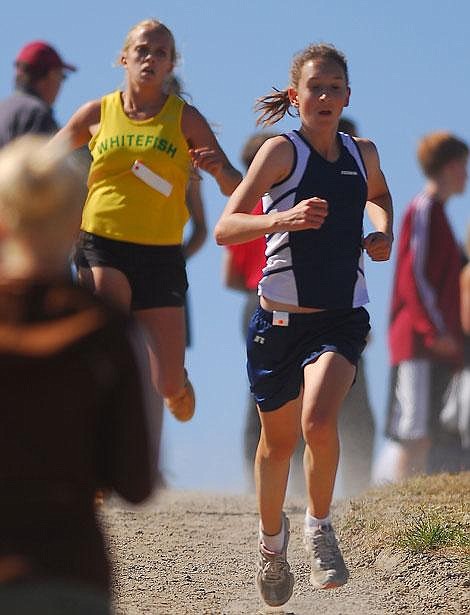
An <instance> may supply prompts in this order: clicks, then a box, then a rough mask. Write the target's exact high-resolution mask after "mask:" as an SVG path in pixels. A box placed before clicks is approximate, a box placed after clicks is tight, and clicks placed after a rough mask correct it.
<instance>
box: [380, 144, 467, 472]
mask: <svg viewBox="0 0 470 615" xmlns="http://www.w3.org/2000/svg"><path fill="white" fill-rule="evenodd" d="M468 152H469V150H468V146H467V144H466V143H464V142H463V141H462V140H460V139H458V138H457V137H455V136H454V135H452V134H449V133H447V132H435V133H431V134H428V135H426V136H425V137H424V138H423V139H422V140H421V141H420V143H419V146H418V152H417V154H418V160H419V163H420V165H421V168H422V170H423V173H424V175H425V176H426V178H427V182H426V185H425V187H424V189H423V191H422V192H420V193H419V194H418V195H417V196H416V197H415V198H414V199H413V200H412V201H411V203H410V204H409V205H408V208H407V210H406V212H405V214H404V218H403V222H402V226H401V231H400V236H399V245H398V251H397V262H396V271H395V280H394V286H393V294H392V303H391V315H390V325H389V347H390V358H391V364H392V368H393V369H392V381H391V395H390V405H389V416H388V426H387V435H388V436H389V437H390V438H391V439H392V440H395V441H396V442H398V455H397V458H396V468H395V473H394V474H395V478H397V479H398V480H400V479H403V478H406V477H407V476H410V475H413V474H417V473H421V472H426V471H427V472H434V471H439V470H458V468H456V467H455V468H454V467H452V466H453V463H452V460H451V459H450V458H449V457H446V456H445V455H443V454H442V453H443V451H444V450H445V449H447V452H449V450H450V448H451V447H449V443H448V442H447V443H446V442H444V441H443V440H442V439H443V438H445V434H443V433H440V431H439V412H440V410H441V408H442V398H443V394H444V392H445V389H446V386H447V384H448V382H449V379H450V375H451V373H452V371H453V370H454V369H455V367H456V366H457V365H459V363H460V362H461V360H462V331H461V323H460V315H459V305H460V300H459V275H460V270H461V254H460V250H459V247H458V244H457V242H456V240H455V238H454V235H453V233H452V230H451V227H450V225H449V221H448V219H447V216H446V212H445V204H446V203H447V201H448V200H449V198H450V197H452V196H453V195H456V194H461V193H462V192H463V191H464V190H465V184H466V181H467V161H468ZM446 444H447V446H446ZM454 465H455V464H454Z"/></svg>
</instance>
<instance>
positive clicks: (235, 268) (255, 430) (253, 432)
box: [222, 131, 304, 493]
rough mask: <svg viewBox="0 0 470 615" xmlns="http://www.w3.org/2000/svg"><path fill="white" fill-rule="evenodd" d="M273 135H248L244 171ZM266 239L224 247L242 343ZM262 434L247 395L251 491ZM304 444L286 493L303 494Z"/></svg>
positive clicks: (226, 281) (227, 282) (256, 300)
mask: <svg viewBox="0 0 470 615" xmlns="http://www.w3.org/2000/svg"><path fill="white" fill-rule="evenodd" d="M276 134H277V133H274V132H268V131H263V132H257V133H254V134H253V135H251V136H250V137H249V138H248V139H247V141H246V143H245V145H244V146H243V149H242V152H241V161H242V163H243V166H244V167H245V170H247V169H248V167H249V166H250V164H251V163H252V161H253V158H254V157H255V154H256V152H257V151H258V150H259V148H260V147H261V146H262V145H263V143H264V142H265V141H266V140H267V139H269V138H271V137H274V136H275V135H276ZM252 213H253V214H262V213H263V207H262V201H259V202H258V204H257V205H256V207H255V208H254V210H253V212H252ZM265 250H266V240H265V238H264V237H259V238H258V239H255V240H253V241H248V242H246V243H242V244H235V245H229V246H226V249H225V250H224V259H223V271H222V276H223V281H224V284H225V286H227V287H228V288H231V289H233V290H238V291H241V292H243V293H244V295H245V301H244V306H243V312H242V335H243V339H244V340H245V338H246V335H247V332H248V324H249V322H250V318H251V316H252V314H253V312H254V311H255V309H256V307H257V306H258V304H259V297H258V282H259V281H260V279H261V270H262V269H263V267H264V265H265V263H266V257H265V254H264V253H265ZM260 432H261V424H260V420H259V415H258V410H257V408H256V403H255V400H254V399H253V396H252V395H251V393H249V392H248V399H247V406H246V414H245V424H244V431H243V443H244V444H243V446H244V461H245V475H246V480H247V483H248V485H249V488H250V489H253V488H254V477H253V464H254V460H255V454H256V449H257V447H258V442H259V437H260ZM303 448H304V447H303V441H302V442H299V446H298V450H297V451H296V453H295V455H294V457H293V458H292V468H291V473H290V475H289V491H290V492H291V493H303V491H304V477H303V462H302V458H303Z"/></svg>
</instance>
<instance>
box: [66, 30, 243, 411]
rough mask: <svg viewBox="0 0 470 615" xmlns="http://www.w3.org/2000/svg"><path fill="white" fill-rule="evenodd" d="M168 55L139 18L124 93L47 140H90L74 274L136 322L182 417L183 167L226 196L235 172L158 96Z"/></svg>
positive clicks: (205, 134) (197, 126) (166, 34)
mask: <svg viewBox="0 0 470 615" xmlns="http://www.w3.org/2000/svg"><path fill="white" fill-rule="evenodd" d="M176 58H177V54H176V49H175V41H174V38H173V35H172V33H171V31H170V30H169V29H168V28H167V27H166V26H165V25H163V24H162V23H161V22H159V21H156V20H145V21H141V22H139V23H138V24H137V25H135V26H134V27H133V28H131V30H130V31H129V33H128V35H127V37H126V39H125V42H124V45H123V49H122V51H121V54H120V64H121V65H122V67H123V68H124V70H125V72H126V77H127V79H126V85H125V88H124V90H123V91H119V90H117V91H115V92H113V93H111V94H108V95H107V96H104V97H103V98H102V99H100V100H93V101H90V102H88V103H86V104H84V105H83V106H82V107H80V108H79V109H78V110H77V111H76V112H75V113H74V114H73V116H72V117H71V118H70V120H69V122H68V123H67V124H66V125H65V126H64V128H63V129H62V130H60V131H59V132H58V133H57V135H56V136H55V137H54V139H63V138H66V139H68V140H69V141H70V143H71V145H72V147H73V148H79V147H81V146H83V145H85V144H86V143H89V148H90V151H91V154H92V157H93V162H92V164H91V168H90V173H89V178H88V188H89V192H88V198H87V200H86V203H85V207H84V210H83V218H82V224H81V233H80V240H79V246H78V253H79V265H80V270H81V271H80V273H81V278H82V280H84V279H85V278H88V283H91V284H92V285H93V287H94V289H95V291H96V292H97V293H98V294H100V295H102V296H105V297H107V298H109V299H110V300H112V301H113V302H115V303H117V304H119V305H121V306H122V307H123V308H125V309H126V310H132V311H133V312H134V313H135V315H136V316H137V318H138V319H139V320H140V321H141V322H142V323H143V325H144V327H145V328H146V330H147V332H148V334H149V350H150V357H151V362H152V367H153V369H154V374H155V384H156V387H157V389H158V391H159V392H160V393H161V395H162V396H163V397H164V398H165V401H166V404H167V406H168V407H169V408H170V410H171V411H172V412H173V414H174V415H175V416H176V417H177V418H178V419H180V420H189V419H190V418H191V417H192V415H193V413H194V405H195V401H194V392H193V389H192V386H191V384H190V382H189V380H188V378H187V374H186V370H185V369H184V349H185V324H184V307H183V304H184V296H185V292H186V288H187V280H186V272H185V262H184V256H183V252H182V247H181V243H182V238H183V228H184V225H185V223H186V221H187V220H188V217H189V214H188V210H187V208H186V204H185V191H186V187H187V183H188V178H189V175H190V172H191V165H193V166H195V167H196V168H199V169H202V170H204V171H207V172H208V173H210V174H211V175H212V176H213V177H214V178H215V179H216V181H217V183H218V185H219V187H220V190H221V192H222V193H223V194H225V195H230V194H231V193H232V192H233V190H234V189H235V187H236V186H237V185H238V183H239V182H240V180H241V175H240V173H239V172H238V171H237V170H236V169H234V168H233V167H232V165H231V164H230V162H229V161H228V159H227V157H226V155H225V154H224V152H223V151H222V149H221V147H220V146H219V144H218V142H217V139H216V138H215V136H214V134H213V132H212V130H211V128H210V126H209V125H208V123H207V121H206V120H205V119H204V117H203V116H202V115H201V114H200V113H199V111H198V110H197V109H196V108H195V107H193V106H191V105H189V104H187V103H185V102H184V101H183V100H182V99H181V98H179V97H177V96H175V95H173V94H167V93H166V91H167V90H166V87H165V85H166V81H167V80H168V79H169V78H170V75H171V73H172V71H173V68H174V66H175V62H176ZM136 162H137V165H135V163H136ZM135 166H137V167H138V170H137V171H135ZM133 167H134V168H133ZM142 169H143V170H144V173H145V177H142V176H139V172H140V171H142ZM149 172H150V183H151V184H152V185H149V184H148V183H147V182H148V181H149V180H148V177H149ZM87 272H88V274H87Z"/></svg>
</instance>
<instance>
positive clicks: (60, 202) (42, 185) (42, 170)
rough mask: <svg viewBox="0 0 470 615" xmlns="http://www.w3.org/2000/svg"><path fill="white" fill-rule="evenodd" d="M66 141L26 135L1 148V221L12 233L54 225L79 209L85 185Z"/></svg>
mask: <svg viewBox="0 0 470 615" xmlns="http://www.w3.org/2000/svg"><path fill="white" fill-rule="evenodd" d="M67 153H68V151H67V147H66V145H65V143H60V144H55V145H49V144H48V139H47V138H45V137H40V136H34V135H25V136H23V137H20V138H19V139H16V140H15V141H13V142H11V143H10V144H9V145H7V146H6V147H4V148H3V149H2V150H1V151H0V169H1V173H0V222H1V223H2V224H3V225H4V226H6V227H8V229H10V230H11V231H13V232H21V231H23V230H27V229H30V228H31V229H32V228H34V229H37V230H38V232H39V229H40V228H41V227H42V226H50V225H55V224H56V223H57V222H58V221H59V219H62V218H66V217H67V216H68V214H69V212H71V211H73V210H76V209H78V208H80V207H81V206H82V204H83V200H84V197H85V186H84V184H83V181H82V176H81V174H80V173H79V170H78V168H76V167H75V166H74V163H72V161H71V160H69V159H68V158H67Z"/></svg>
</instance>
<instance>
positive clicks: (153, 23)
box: [121, 19, 179, 64]
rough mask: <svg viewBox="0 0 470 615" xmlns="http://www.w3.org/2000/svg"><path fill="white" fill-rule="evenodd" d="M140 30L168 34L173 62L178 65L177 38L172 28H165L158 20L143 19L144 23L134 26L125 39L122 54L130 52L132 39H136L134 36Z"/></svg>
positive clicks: (140, 22)
mask: <svg viewBox="0 0 470 615" xmlns="http://www.w3.org/2000/svg"><path fill="white" fill-rule="evenodd" d="M138 30H161V31H162V32H166V34H168V36H169V37H170V41H171V61H172V62H173V64H176V63H177V61H178V59H179V55H178V52H177V51H176V43H175V37H174V36H173V32H172V31H171V30H170V28H168V27H167V26H165V24H164V23H162V22H161V21H158V19H143V20H142V21H139V23H136V24H135V26H132V28H131V29H130V30H129V31H128V33H127V34H126V38H125V39H124V44H123V46H122V50H121V54H122V53H126V52H127V51H128V49H129V47H130V46H131V45H132V39H133V38H134V34H135V33H136V32H137V31H138Z"/></svg>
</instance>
